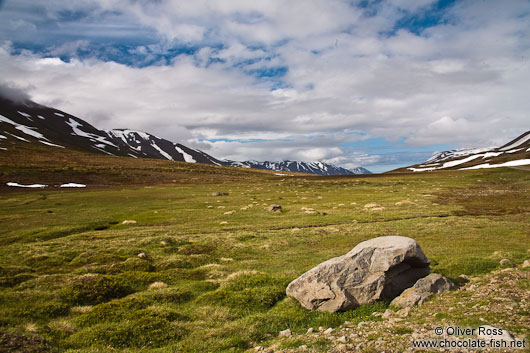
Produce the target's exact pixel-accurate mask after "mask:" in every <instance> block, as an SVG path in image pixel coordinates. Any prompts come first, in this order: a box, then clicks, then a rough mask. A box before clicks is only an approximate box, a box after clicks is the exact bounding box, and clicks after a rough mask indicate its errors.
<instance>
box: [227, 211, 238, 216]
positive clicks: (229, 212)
mask: <svg viewBox="0 0 530 353" xmlns="http://www.w3.org/2000/svg"><path fill="white" fill-rule="evenodd" d="M234 213H236V211H228V212H225V213H224V214H225V215H227V216H229V215H233V214H234Z"/></svg>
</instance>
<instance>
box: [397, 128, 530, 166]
mask: <svg viewBox="0 0 530 353" xmlns="http://www.w3.org/2000/svg"><path fill="white" fill-rule="evenodd" d="M527 165H530V131H527V132H525V133H524V134H522V135H520V136H518V137H517V138H515V139H513V140H512V141H510V142H508V143H506V144H505V145H502V146H501V147H486V148H474V149H461V150H452V151H444V152H437V153H435V154H433V156H432V157H431V158H429V159H428V160H427V161H425V162H423V163H421V164H416V165H412V166H409V167H404V168H400V169H397V170H394V171H392V172H406V171H412V172H425V171H434V170H466V169H483V168H486V169H489V168H498V167H518V166H527Z"/></svg>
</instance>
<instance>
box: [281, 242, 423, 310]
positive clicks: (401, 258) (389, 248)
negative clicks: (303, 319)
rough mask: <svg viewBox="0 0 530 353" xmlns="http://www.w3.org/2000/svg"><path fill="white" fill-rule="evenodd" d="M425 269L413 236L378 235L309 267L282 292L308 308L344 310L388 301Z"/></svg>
mask: <svg viewBox="0 0 530 353" xmlns="http://www.w3.org/2000/svg"><path fill="white" fill-rule="evenodd" d="M429 271H430V269H429V260H428V259H427V257H426V256H425V254H424V253H423V251H422V250H421V248H420V246H419V245H418V243H417V242H416V241H415V240H414V239H411V238H407V237H399V236H386V237H379V238H374V239H370V240H367V241H364V242H362V243H359V244H357V246H356V247H354V248H353V249H352V250H351V251H350V252H349V253H347V254H346V255H343V256H340V257H336V258H333V259H330V260H328V261H325V262H323V263H321V264H320V265H318V266H316V267H314V268H312V269H311V270H309V271H307V272H306V273H304V274H303V275H301V276H300V277H298V278H297V279H295V280H294V281H292V282H291V283H290V284H289V285H288V286H287V291H286V292H287V295H289V296H291V297H294V298H295V299H297V300H298V301H299V302H300V304H301V305H302V306H303V307H305V308H307V309H310V310H321V311H329V312H336V311H345V310H350V309H353V308H356V307H358V306H360V305H363V304H369V303H373V302H375V301H376V300H379V299H383V300H392V299H394V298H395V297H396V296H398V295H399V294H401V292H403V291H404V290H405V289H407V288H409V287H411V286H412V285H413V284H414V283H416V281H417V280H418V279H419V278H422V277H425V276H427V275H428V274H429Z"/></svg>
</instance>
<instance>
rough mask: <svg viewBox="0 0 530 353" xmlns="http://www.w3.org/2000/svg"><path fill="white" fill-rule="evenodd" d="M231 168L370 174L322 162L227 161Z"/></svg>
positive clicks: (358, 169) (318, 173) (359, 169)
mask: <svg viewBox="0 0 530 353" xmlns="http://www.w3.org/2000/svg"><path fill="white" fill-rule="evenodd" d="M229 163H230V165H231V166H234V167H242V168H255V169H267V170H275V171H282V172H296V173H309V174H317V175H351V174H370V171H368V170H366V169H364V168H362V167H359V168H355V169H354V170H349V169H345V168H342V167H337V166H334V165H332V164H327V163H322V162H299V161H279V162H267V161H266V162H258V161H245V162H234V161H229Z"/></svg>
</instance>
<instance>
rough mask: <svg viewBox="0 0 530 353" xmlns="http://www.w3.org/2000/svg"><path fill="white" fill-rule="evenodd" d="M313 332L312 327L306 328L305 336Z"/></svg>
mask: <svg viewBox="0 0 530 353" xmlns="http://www.w3.org/2000/svg"><path fill="white" fill-rule="evenodd" d="M313 331H314V330H313V328H312V327H310V328H308V329H307V332H306V335H309V334H311V333H313Z"/></svg>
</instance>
